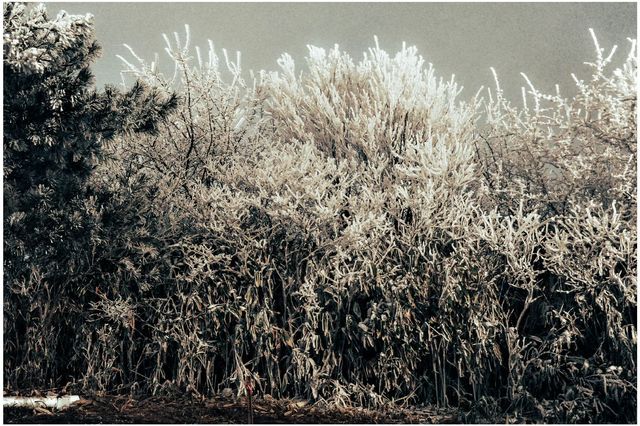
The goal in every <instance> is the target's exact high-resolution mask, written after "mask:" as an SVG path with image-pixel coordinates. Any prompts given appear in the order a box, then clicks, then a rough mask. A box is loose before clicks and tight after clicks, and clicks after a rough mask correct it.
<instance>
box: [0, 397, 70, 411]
mask: <svg viewBox="0 0 640 426" xmlns="http://www.w3.org/2000/svg"><path fill="white" fill-rule="evenodd" d="M78 401H80V397H79V396H78V395H67V396H61V397H56V396H44V397H38V396H5V397H2V406H3V407H23V408H36V407H45V408H54V409H56V410H60V409H62V408H65V407H68V406H70V405H71V404H73V403H74V402H78Z"/></svg>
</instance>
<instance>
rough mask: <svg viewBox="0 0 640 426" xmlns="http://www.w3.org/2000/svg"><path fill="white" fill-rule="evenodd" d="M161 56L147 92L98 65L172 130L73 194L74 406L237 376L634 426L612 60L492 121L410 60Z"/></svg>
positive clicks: (263, 387)
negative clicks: (93, 276) (96, 191)
mask: <svg viewBox="0 0 640 426" xmlns="http://www.w3.org/2000/svg"><path fill="white" fill-rule="evenodd" d="M187 34H188V31H187ZM166 40H167V48H168V54H169V55H170V58H171V60H172V62H173V64H174V65H175V72H174V75H173V76H171V77H167V76H165V75H163V73H161V72H160V71H159V67H158V65H157V59H156V61H154V62H153V63H151V64H148V63H147V62H145V61H144V60H142V59H141V58H139V57H137V55H136V54H135V53H134V52H133V50H131V49H130V50H131V52H130V53H131V56H132V57H133V59H131V60H129V59H126V60H124V64H125V67H126V69H127V72H128V73H132V74H133V75H134V76H136V77H137V78H140V79H142V80H143V81H145V82H146V83H147V84H150V85H152V86H154V87H156V88H157V89H158V90H160V91H164V92H170V91H173V90H177V91H179V92H180V93H181V98H180V101H179V104H178V106H177V109H176V110H175V112H174V113H173V114H172V115H171V116H169V117H168V118H166V119H165V120H164V121H162V122H161V123H160V124H159V125H158V133H157V134H156V135H147V136H136V137H135V138H131V137H122V138H120V139H119V140H118V141H117V143H114V144H111V145H109V150H108V159H106V160H105V161H103V162H102V163H101V164H100V166H99V167H98V170H97V171H96V173H95V174H94V175H93V177H92V179H93V182H94V184H95V185H97V187H101V188H104V190H105V191H106V190H107V189H108V190H109V192H110V193H111V194H113V195H112V196H111V198H109V203H106V204H105V206H104V211H105V212H108V217H109V218H111V220H110V222H109V224H110V225H109V226H108V227H106V226H105V229H104V232H105V234H103V235H105V237H104V241H108V242H109V245H108V246H107V245H106V244H104V245H102V246H101V247H102V250H100V251H99V256H100V259H101V262H100V263H99V265H101V266H100V268H101V269H99V271H100V272H99V273H100V274H103V277H104V278H105V279H104V280H103V281H102V287H101V288H100V290H99V292H96V297H95V300H92V301H91V303H90V309H88V312H89V314H88V315H87V318H86V321H85V323H84V324H83V325H82V327H84V330H85V331H84V333H85V334H86V339H85V341H84V342H85V346H84V347H83V348H78V356H79V357H83V359H84V364H83V365H84V366H85V367H86V369H85V370H84V371H83V370H77V371H76V372H75V373H76V375H75V376H74V377H76V378H77V379H78V381H79V383H80V384H81V385H82V386H84V387H85V388H86V389H94V390H128V391H131V392H136V391H140V392H151V393H167V392H175V391H178V390H181V391H187V392H191V393H195V394H213V393H217V392H219V391H220V390H221V389H223V388H226V387H232V388H234V389H236V390H237V392H238V393H239V394H241V393H243V392H244V388H243V387H242V386H241V384H242V383H244V382H245V379H246V378H247V377H249V376H250V377H252V378H253V379H254V380H255V383H256V389H257V390H258V392H259V393H262V394H270V395H273V396H276V397H281V396H289V397H302V398H309V399H312V400H314V401H320V402H322V401H324V402H328V403H334V404H341V405H360V406H369V407H380V406H382V405H385V404H392V403H395V404H408V405H412V404H437V405H439V406H442V407H458V408H460V409H461V412H464V413H468V415H469V417H467V418H465V419H464V420H467V421H473V420H475V419H482V418H489V419H491V420H493V421H497V420H498V419H501V420H500V421H502V420H504V418H505V416H509V418H510V419H513V418H514V417H515V418H516V419H519V420H524V419H536V420H539V421H545V422H587V421H589V422H597V421H600V422H603V421H621V422H629V421H635V416H636V411H635V407H636V390H635V382H636V377H637V371H636V365H635V361H634V360H635V356H636V351H637V342H636V323H637V318H636V305H637V301H636V279H635V276H636V263H637V260H636V254H635V253H636V213H635V211H636V198H635V193H636V183H635V179H636V141H635V139H636V121H635V103H636V94H635V87H636V59H635V56H634V55H630V56H629V58H628V59H627V61H626V63H625V64H624V66H623V67H622V68H620V69H618V70H614V71H613V72H610V71H608V68H607V64H608V62H609V58H604V57H603V54H602V53H601V51H600V50H599V49H600V48H599V47H598V48H597V49H598V50H597V54H598V56H597V60H596V62H595V63H594V64H593V67H594V75H593V77H592V78H591V79H590V80H588V81H586V82H580V81H578V83H579V94H578V95H577V96H576V97H575V98H573V99H570V100H566V99H563V98H561V97H560V96H559V95H554V96H546V95H543V94H541V93H539V92H538V91H536V90H535V88H533V87H530V88H529V93H528V94H525V95H526V97H527V106H526V107H523V108H516V107H514V106H513V105H512V104H511V103H510V102H508V100H507V99H505V98H504V96H503V94H502V93H501V92H500V90H499V88H498V93H497V94H495V93H491V94H490V95H489V96H488V97H489V98H490V99H485V100H484V101H483V100H482V99H480V98H479V97H474V98H472V99H469V100H466V101H465V100H463V99H461V98H460V87H459V86H458V85H457V84H456V83H455V81H454V80H453V78H452V79H441V78H438V77H437V76H436V73H435V70H434V68H433V67H432V66H431V65H428V66H427V65H426V64H425V61H424V60H423V58H422V57H420V56H419V55H418V53H417V51H416V49H415V48H414V47H407V46H403V47H402V49H401V50H400V52H398V53H397V54H396V55H389V54H387V53H386V52H384V51H383V50H382V49H380V48H379V47H378V46H377V41H376V46H375V47H374V48H372V49H370V50H369V51H368V52H367V53H366V54H365V55H364V56H363V58H362V59H361V60H360V61H355V60H354V59H353V58H351V57H350V56H349V55H347V54H346V53H344V52H342V51H341V50H340V49H339V48H338V47H337V46H336V47H334V48H333V49H331V50H329V51H326V50H324V49H321V48H317V47H312V46H310V47H309V55H308V58H307V67H306V69H305V70H303V71H296V67H295V62H294V61H293V59H292V58H291V57H289V56H288V55H283V56H282V57H281V58H280V60H279V65H280V67H281V69H280V70H279V71H278V72H261V73H260V74H259V75H258V76H256V78H255V80H254V81H252V82H251V83H250V84H247V83H246V82H245V80H244V79H243V75H242V73H241V70H240V64H239V57H238V58H237V59H236V60H235V61H233V62H232V61H230V60H228V55H227V54H226V53H225V54H224V55H223V56H224V58H225V60H224V66H221V62H222V61H220V59H219V57H218V56H217V55H216V52H215V50H214V49H213V46H210V49H209V52H208V55H207V57H204V56H203V55H202V53H201V51H200V50H199V49H195V53H193V51H192V50H191V49H190V48H189V37H188V36H187V37H186V39H185V41H184V42H181V40H180V37H178V36H177V35H176V36H175V42H174V41H169V39H168V38H166ZM634 50H635V47H634V48H633V49H632V51H634ZM134 224H135V225H134ZM91 330H99V331H98V332H95V333H94V332H92V331H91Z"/></svg>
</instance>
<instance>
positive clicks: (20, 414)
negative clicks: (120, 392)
mask: <svg viewBox="0 0 640 426" xmlns="http://www.w3.org/2000/svg"><path fill="white" fill-rule="evenodd" d="M253 405H254V410H253V411H254V414H253V422H254V423H289V424H293V423H458V422H459V419H458V417H457V416H456V415H455V413H454V412H453V411H443V410H436V409H418V408H412V409H400V408H398V409H393V410H390V409H387V410H380V411H371V410H365V409H360V408H328V407H322V406H318V405H311V404H308V403H306V402H305V401H296V400H274V399H272V398H268V397H267V398H265V399H262V398H260V399H257V400H255V401H254V404H253ZM248 416H249V409H248V404H247V400H246V399H245V398H240V399H238V400H235V401H234V400H231V399H224V398H222V397H218V398H213V399H200V400H198V399H194V398H183V399H176V398H171V399H169V398H160V397H152V398H146V399H133V398H130V397H126V396H108V397H107V396H105V397H96V398H94V399H90V400H89V399H83V400H80V401H79V402H78V403H76V404H74V405H73V406H71V407H68V408H67V409H65V410H62V411H57V412H55V411H50V410H46V409H43V408H37V409H35V410H34V409H24V408H22V409H17V408H5V409H4V423H14V424H15V423H22V424H24V423H94V424H95V423H121V424H122V423H192V424H193V423H248V420H249V417H248Z"/></svg>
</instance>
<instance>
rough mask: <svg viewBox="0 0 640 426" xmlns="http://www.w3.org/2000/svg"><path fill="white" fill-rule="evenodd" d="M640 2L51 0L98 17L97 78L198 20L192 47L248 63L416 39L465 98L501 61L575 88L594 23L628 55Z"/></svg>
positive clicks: (509, 79)
mask: <svg viewBox="0 0 640 426" xmlns="http://www.w3.org/2000/svg"><path fill="white" fill-rule="evenodd" d="M636 7H637V6H636V4H635V3H179V2H177V3H51V4H49V5H48V10H49V11H50V12H51V15H52V16H53V15H54V14H55V13H57V11H58V10H60V9H64V10H66V11H67V12H69V13H86V12H91V13H93V14H94V15H95V24H96V32H97V38H98V41H99V42H100V44H101V45H102V47H103V57H102V58H101V59H100V60H99V61H98V62H97V63H96V64H95V66H94V73H95V75H96V79H97V83H98V84H99V85H101V84H104V83H119V82H120V81H121V80H120V76H119V71H120V70H121V69H122V66H121V63H120V61H119V60H118V59H117V58H116V57H115V55H116V54H121V55H123V56H125V57H130V56H129V55H128V52H127V51H126V49H125V48H124V47H122V44H123V43H127V44H129V45H130V46H131V47H132V48H133V49H134V50H135V51H136V53H138V54H139V55H140V56H142V57H143V58H145V59H152V58H153V53H154V52H158V53H159V54H160V58H161V60H160V62H161V63H162V62H165V63H168V62H170V61H169V58H167V57H166V56H163V55H164V51H163V49H164V41H163V39H162V36H161V34H162V33H168V34H171V33H172V32H173V31H178V32H180V33H182V32H183V28H184V24H189V25H190V27H191V35H192V45H194V44H197V45H200V46H202V47H203V48H204V47H206V40H207V39H211V40H212V41H213V42H214V44H215V46H216V49H217V50H218V49H219V48H223V47H224V48H226V49H227V51H229V52H230V53H232V56H233V57H235V54H234V52H235V51H236V50H239V51H241V52H242V67H243V69H244V70H248V69H254V70H260V69H267V70H275V69H277V65H276V59H277V58H278V57H279V56H280V54H282V53H283V52H287V53H289V54H291V55H292V56H293V57H294V59H296V63H297V64H298V69H300V66H301V65H302V64H303V58H304V55H305V54H306V45H307V44H313V45H316V46H321V47H326V48H330V47H332V46H333V45H334V44H335V43H338V44H339V45H340V46H341V48H343V49H344V50H346V51H347V52H349V53H350V54H351V55H352V56H353V57H354V58H355V59H360V58H361V57H362V52H363V51H364V50H366V48H368V47H370V46H372V45H373V36H374V34H375V35H377V36H378V38H379V40H380V44H381V47H382V48H384V49H385V50H387V51H388V52H389V53H395V52H396V51H397V50H399V49H400V48H401V45H402V41H406V42H407V44H410V45H416V46H417V47H418V49H419V52H420V53H421V54H422V55H423V56H424V57H425V59H426V60H427V62H432V63H433V64H434V66H435V68H436V73H437V74H438V75H439V76H442V77H444V78H449V77H450V75H451V74H452V73H455V74H456V80H457V81H458V82H460V83H461V84H463V85H464V86H465V90H464V92H463V95H462V96H463V97H468V96H471V95H473V94H474V93H475V92H476V90H477V89H478V88H479V87H480V86H481V85H492V84H493V78H492V76H491V72H490V70H489V67H490V66H493V67H495V68H496V70H497V72H498V75H499V77H500V80H501V84H502V86H503V88H504V89H505V91H506V92H507V94H508V95H510V96H518V99H519V93H520V86H522V85H523V81H522V78H521V77H520V74H519V73H520V72H521V71H523V72H525V73H526V74H527V75H528V76H529V78H530V79H531V80H532V82H533V83H534V85H536V86H537V87H538V88H539V89H542V90H546V91H552V89H553V85H554V84H555V83H559V84H560V86H561V90H562V91H563V92H564V93H566V94H569V89H571V87H573V83H572V80H571V77H570V73H571V72H577V73H578V75H582V76H585V77H586V76H587V74H586V71H587V69H586V67H585V66H584V65H582V63H583V62H584V61H588V60H592V59H593V58H594V52H595V50H594V48H593V43H592V40H591V37H590V35H589V32H588V28H589V27H592V28H593V29H594V30H595V32H596V35H597V36H598V39H599V41H600V45H601V46H602V47H604V48H605V49H607V52H606V53H608V49H609V48H610V47H612V45H613V44H616V43H617V44H618V45H619V51H618V53H617V57H618V58H619V60H622V59H623V58H624V57H626V54H627V53H628V46H629V44H628V43H627V41H626V38H627V37H632V38H636V37H637V35H636V25H637V24H636V19H637V18H636V16H637V15H636Z"/></svg>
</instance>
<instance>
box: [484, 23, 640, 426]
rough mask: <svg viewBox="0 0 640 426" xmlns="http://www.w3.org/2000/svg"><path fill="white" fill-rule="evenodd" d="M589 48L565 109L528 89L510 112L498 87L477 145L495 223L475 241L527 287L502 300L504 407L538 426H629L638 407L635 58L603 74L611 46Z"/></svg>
mask: <svg viewBox="0 0 640 426" xmlns="http://www.w3.org/2000/svg"><path fill="white" fill-rule="evenodd" d="M592 35H593V32H592ZM594 41H595V44H596V52H597V58H596V61H595V63H592V64H589V65H591V67H592V68H593V75H592V77H591V78H590V80H589V81H587V82H584V81H582V80H578V79H577V78H576V77H575V76H574V79H575V80H576V84H577V88H578V94H577V95H576V96H575V97H574V98H573V99H571V100H566V99H564V98H562V97H560V95H559V93H557V94H556V95H553V96H550V95H544V94H542V93H540V92H538V91H537V90H536V89H535V88H534V87H533V86H532V85H531V83H529V80H528V79H527V83H528V84H529V88H530V91H529V92H528V93H525V92H524V89H523V97H524V106H523V108H522V109H517V108H515V107H512V106H511V105H510V104H509V103H508V102H507V101H506V100H505V99H504V98H503V97H502V94H501V93H500V89H499V86H498V95H497V99H495V100H492V101H491V102H489V104H488V107H487V117H488V119H487V126H486V127H485V128H484V129H483V132H481V133H480V135H481V138H482V139H483V140H482V142H483V143H484V145H483V144H478V145H479V148H480V149H479V151H478V154H479V156H478V158H479V160H480V162H481V164H482V171H483V176H484V179H483V182H482V187H481V189H480V194H481V199H483V205H484V203H486V204H488V205H489V206H491V205H494V206H495V208H496V212H501V215H502V216H505V217H506V221H505V222H503V224H502V226H501V227H502V228H503V229H502V230H500V229H499V228H500V226H498V227H497V228H496V227H495V226H494V225H492V228H493V229H491V233H493V235H495V236H499V237H498V238H495V237H494V238H489V234H487V236H486V237H485V239H486V240H487V241H491V246H492V247H493V249H494V250H495V251H496V252H498V253H501V254H502V255H503V256H504V257H505V260H506V262H507V265H505V266H508V268H506V270H505V272H506V271H509V270H511V271H514V272H515V271H518V270H520V271H522V273H523V274H525V275H524V276H526V277H527V279H526V280H525V281H524V286H523V287H522V289H520V290H518V291H517V292H513V293H507V294H506V300H508V301H510V302H511V304H512V305H515V306H518V305H519V306H522V309H521V310H520V314H519V315H518V321H517V326H516V330H515V331H516V332H517V334H518V335H519V338H520V343H519V347H518V348H517V349H518V352H517V355H516V356H514V354H513V353H510V360H511V362H512V365H511V366H510V369H509V372H510V376H509V377H510V381H511V383H510V386H512V387H513V389H512V391H513V392H514V393H513V394H511V395H510V398H511V399H512V401H513V402H512V404H511V405H512V406H516V407H517V406H520V407H521V408H525V407H527V406H529V409H532V408H535V410H536V411H537V412H538V414H539V415H540V416H542V418H543V419H547V421H562V422H585V421H611V419H616V421H633V420H634V419H635V406H636V403H637V401H636V393H635V385H634V384H633V383H634V382H635V380H636V378H637V370H636V366H635V362H634V361H633V359H635V357H636V353H637V340H636V339H637V338H636V332H637V331H636V330H637V329H636V327H637V326H636V324H637V317H636V306H637V285H636V275H637V258H636V249H637V246H636V239H637V228H636V218H637V213H636V209H637V200H636V191H637V187H636V176H637V169H636V164H637V163H636V162H637V155H636V149H637V148H636V102H637V97H636V89H637V87H636V85H637V58H636V56H635V54H636V47H635V40H634V41H631V52H630V54H629V56H628V57H627V60H626V62H625V63H624V64H623V65H622V67H621V68H619V69H616V70H613V71H612V72H610V71H608V70H607V65H608V64H609V63H610V62H611V58H612V55H613V54H614V52H615V50H616V49H615V47H614V49H613V50H612V51H611V53H610V54H609V55H608V56H607V57H606V58H605V57H604V55H603V50H602V49H601V48H600V47H599V46H598V43H597V40H596V39H595V36H594ZM525 78H526V77H525ZM527 104H528V105H527ZM514 211H517V212H518V215H521V214H526V215H528V216H529V217H530V218H531V219H530V220H527V221H525V222H524V223H523V221H522V219H517V220H515V221H513V220H511V219H509V218H510V217H511V218H514V219H516V216H514V213H513V212H514ZM520 212H524V213H520ZM536 215H537V217H535V216H536ZM505 225H507V226H508V228H505ZM526 228H529V229H530V230H531V231H530V234H529V236H526V235H518V232H522V230H524V229H526ZM482 232H486V229H485V230H484V231H482ZM505 232H507V234H506V235H505ZM510 235H512V236H515V238H513V237H510ZM513 278H515V277H513ZM513 278H511V279H510V282H511V283H514V282H516V281H514V279H513ZM527 281H528V282H527ZM511 286H513V284H511ZM516 287H517V286H516ZM559 401H560V402H559ZM596 419H598V420H596Z"/></svg>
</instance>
